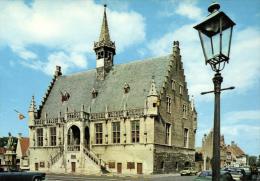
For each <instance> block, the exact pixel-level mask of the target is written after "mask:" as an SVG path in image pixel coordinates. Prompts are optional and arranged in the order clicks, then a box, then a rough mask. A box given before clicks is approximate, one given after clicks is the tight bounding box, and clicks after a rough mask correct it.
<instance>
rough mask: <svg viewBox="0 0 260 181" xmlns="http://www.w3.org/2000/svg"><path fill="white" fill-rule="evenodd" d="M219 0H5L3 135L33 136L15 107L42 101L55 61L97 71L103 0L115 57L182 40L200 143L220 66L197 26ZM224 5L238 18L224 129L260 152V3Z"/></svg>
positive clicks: (1, 22) (162, 50)
mask: <svg viewBox="0 0 260 181" xmlns="http://www.w3.org/2000/svg"><path fill="white" fill-rule="evenodd" d="M211 2H212V1H211V0H203V1H202V0H201V1H196V0H193V1H177V0H165V1H160V0H150V1H148V0H144V1H139V0H131V1H130V0H129V1H127V0H126V1H120V0H112V1H90V0H88V1H58V0H57V1H51V0H49V1H48V0H47V1H7V0H2V1H0V12H1V14H0V74H1V77H0V136H6V135H7V133H8V132H12V133H13V134H14V135H17V134H18V133H20V132H21V133H23V135H28V126H27V120H22V121H20V120H18V117H17V114H16V113H15V112H14V109H17V110H19V111H20V112H22V113H24V114H26V115H27V111H28V107H29V104H30V100H31V96H32V95H34V96H35V98H36V103H37V105H39V104H40V102H41V99H42V96H43V95H44V93H45V91H46V89H47V87H48V85H49V82H50V80H51V78H52V75H53V72H54V69H55V65H57V64H58V65H61V66H62V71H63V73H64V74H71V73H74V72H79V71H84V70H87V69H93V68H94V67H95V53H94V51H93V42H94V41H96V40H97V39H98V36H99V32H100V26H101V21H102V15H103V5H102V4H104V3H107V4H108V9H107V15H108V21H109V28H110V34H111V37H112V40H114V41H115V42H116V47H117V55H116V57H115V63H116V64H121V63H127V62H131V61H133V60H140V59H145V58H148V57H156V56H161V55H166V54H169V53H171V50H172V42H173V41H174V40H178V41H180V48H181V54H182V61H183V63H184V67H185V74H186V80H187V82H188V88H189V94H190V95H194V97H195V101H196V109H197V112H198V132H197V137H196V145H197V146H200V145H201V139H202V136H203V134H205V133H208V132H209V131H210V130H211V128H212V124H213V121H212V120H213V100H214V97H213V95H204V96H201V95H200V94H199V93H200V92H202V91H207V90H211V89H212V87H213V85H212V80H211V79H212V77H213V75H214V74H213V72H212V71H211V69H210V67H207V66H205V64H204V62H203V60H204V59H203V55H202V50H201V46H200V42H199V38H198V35H197V32H196V31H195V30H194V29H193V28H192V27H193V26H194V25H195V24H196V23H198V22H200V21H201V20H202V19H203V18H204V17H206V16H207V14H208V12H207V7H208V5H209V4H210V3H211ZM218 2H219V3H220V4H221V10H222V11H224V12H225V13H226V14H228V15H229V16H230V17H231V19H233V20H234V21H235V22H236V24H237V25H236V26H235V30H234V33H233V41H232V47H231V59H230V63H229V64H228V65H227V66H226V68H225V70H224V71H223V77H224V82H223V87H229V86H235V87H236V89H235V90H232V91H225V92H223V94H222V99H221V106H222V107H221V131H222V134H224V135H225V141H226V143H227V144H230V142H231V140H234V141H235V142H237V143H238V145H240V146H241V148H242V149H243V150H244V151H245V152H246V153H247V154H254V155H259V154H260V62H259V60H260V53H259V50H260V24H259V19H260V11H259V9H260V1H258V0H251V1H244V0H226V1H224V0H223V1H218Z"/></svg>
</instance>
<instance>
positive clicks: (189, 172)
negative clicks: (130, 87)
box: [180, 167, 198, 176]
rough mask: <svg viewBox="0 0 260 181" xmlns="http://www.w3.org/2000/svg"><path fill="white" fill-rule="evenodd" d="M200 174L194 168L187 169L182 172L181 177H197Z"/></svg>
mask: <svg viewBox="0 0 260 181" xmlns="http://www.w3.org/2000/svg"><path fill="white" fill-rule="evenodd" d="M197 173H198V172H197V171H196V170H194V168H192V167H185V168H184V169H183V170H181V171H180V174H181V176H183V175H196V174H197Z"/></svg>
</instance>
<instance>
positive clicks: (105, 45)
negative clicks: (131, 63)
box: [94, 4, 116, 80]
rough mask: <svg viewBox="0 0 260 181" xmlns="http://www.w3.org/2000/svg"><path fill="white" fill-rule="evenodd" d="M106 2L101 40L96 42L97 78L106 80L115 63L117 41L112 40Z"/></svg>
mask: <svg viewBox="0 0 260 181" xmlns="http://www.w3.org/2000/svg"><path fill="white" fill-rule="evenodd" d="M106 7H107V6H106V4H105V5H104V16H103V22H102V26H101V32H100V36H99V41H98V42H94V51H95V53H96V60H97V61H96V70H97V79H98V80H104V79H105V77H106V75H107V74H108V73H109V71H110V70H111V69H112V67H113V64H114V55H115V54H116V46H115V42H113V41H111V40H110V35H109V29H108V23H107V15H106Z"/></svg>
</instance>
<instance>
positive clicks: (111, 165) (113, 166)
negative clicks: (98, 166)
mask: <svg viewBox="0 0 260 181" xmlns="http://www.w3.org/2000/svg"><path fill="white" fill-rule="evenodd" d="M108 168H116V163H115V162H108Z"/></svg>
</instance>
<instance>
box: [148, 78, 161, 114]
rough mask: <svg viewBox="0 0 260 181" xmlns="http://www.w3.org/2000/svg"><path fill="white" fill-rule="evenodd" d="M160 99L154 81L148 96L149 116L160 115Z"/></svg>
mask: <svg viewBox="0 0 260 181" xmlns="http://www.w3.org/2000/svg"><path fill="white" fill-rule="evenodd" d="M158 103H159V97H158V93H157V91H156V87H155V82H154V79H152V83H151V88H150V91H149V94H148V96H147V106H146V108H147V115H153V116H155V115H158V106H159V105H158Z"/></svg>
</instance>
